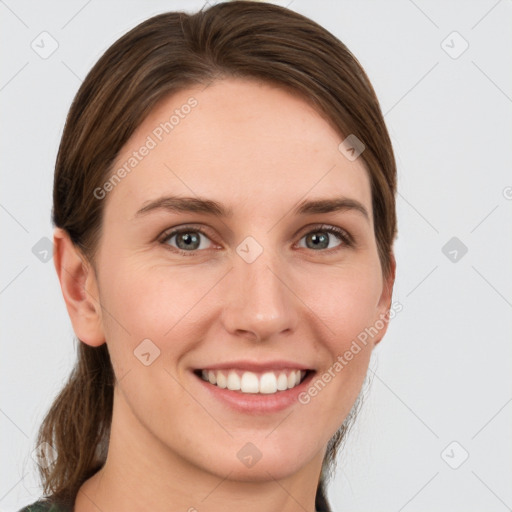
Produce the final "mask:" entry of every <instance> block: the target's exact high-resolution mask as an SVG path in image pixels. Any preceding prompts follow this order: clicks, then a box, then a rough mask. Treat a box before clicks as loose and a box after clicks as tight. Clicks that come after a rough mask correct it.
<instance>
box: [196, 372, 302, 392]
mask: <svg viewBox="0 0 512 512" xmlns="http://www.w3.org/2000/svg"><path fill="white" fill-rule="evenodd" d="M226 374H227V375H226ZM240 374H241V377H240ZM305 374H306V372H305V371H301V370H286V371H280V372H272V371H269V372H265V373H263V374H259V375H258V374H256V373H254V372H241V371H236V370H229V371H217V370H202V371H201V376H202V378H203V380H205V381H207V382H209V383H210V384H213V385H216V386H218V387H219V388H222V389H225V388H227V389H229V390H231V391H240V392H242V393H261V394H267V395H271V394H274V393H277V392H278V391H286V390H287V389H291V388H294V387H295V386H297V385H298V384H299V383H300V382H301V379H302V378H303V377H304V376H305Z"/></svg>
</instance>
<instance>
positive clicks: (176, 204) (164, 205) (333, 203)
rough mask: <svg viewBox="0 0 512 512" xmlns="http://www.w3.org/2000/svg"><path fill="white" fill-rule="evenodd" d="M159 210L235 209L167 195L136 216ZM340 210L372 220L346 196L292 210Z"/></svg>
mask: <svg viewBox="0 0 512 512" xmlns="http://www.w3.org/2000/svg"><path fill="white" fill-rule="evenodd" d="M158 210H164V211H170V212H184V213H187V212H192V213H205V214H208V215H213V216H215V217H219V218H221V217H225V218H230V217H232V216H233V210H232V209H231V208H227V207H225V206H223V205H222V204H221V203H218V202H217V201H213V200H211V199H203V198H200V197H180V196H166V197H160V198H158V199H155V200H152V201H148V202H147V203H146V204H145V205H144V206H143V207H142V208H141V209H140V210H139V211H138V212H137V213H136V214H135V217H140V216H142V215H146V214H148V213H150V212H153V211H158ZM338 211H356V212H359V213H361V214H362V215H363V216H364V217H365V218H366V219H367V220H368V221H369V220H370V215H369V214H368V210H367V209H366V208H365V207H364V206H363V205H362V204H361V203H360V202H359V201H356V200H355V199H350V198H346V197H338V198H330V199H316V200H309V201H308V200H304V201H302V202H300V203H299V204H298V205H297V206H296V207H295V208H294V209H293V210H292V213H293V214H295V215H308V214H310V215H311V214H315V213H333V212H338Z"/></svg>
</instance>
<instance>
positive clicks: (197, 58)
mask: <svg viewBox="0 0 512 512" xmlns="http://www.w3.org/2000/svg"><path fill="white" fill-rule="evenodd" d="M223 77H243V78H252V79H256V80H263V81H267V82H271V83H273V84H276V85H277V84H278V85H280V86H284V87H286V88H287V89H288V90H290V91H291V92H294V93H298V94H300V95H302V96H303V97H304V98H305V99H307V100H308V101H309V102H310V103H311V104H312V105H313V106H314V107H315V108H316V109H317V111H318V112H319V113H320V114H321V115H323V116H324V117H325V118H326V120H327V121H328V122H330V123H331V124H332V125H333V126H334V127H335V128H336V130H337V131H338V132H339V133H340V135H341V136H342V137H346V136H348V135H350V134H353V135H355V136H356V137H357V138H358V139H360V140H361V141H363V143H364V144H365V146H366V148H365V150H364V152H363V153H362V154H361V158H362V159H363V161H364V163H365V165H366V167H367V170H368V173H369V177H370V181H371V191H372V204H373V214H374V224H375V236H376V241H377V245H378V251H379V258H380V261H381V265H382V271H383V275H384V276H387V275H388V274H389V272H390V269H391V257H392V245H393V241H394V238H395V235H396V213H395V192H396V165H395V160H394V155H393V150H392V146H391V141H390V139H389V135H388V132H387V129H386V126H385V123H384V119H383V116H382V113H381V109H380V106H379V103H378V100H377V97H376V95H375V92H374V90H373V88H372V86H371V84H370V81H369V79H368V77H367V75H366V74H365V72H364V70H363V69H362V67H361V65H360V64H359V62H358V61H357V59H356V58H355V57H354V56H353V55H352V54H351V52H350V51H349V50H348V49H347V47H346V46H345V45H344V44H343V43H342V42H341V41H339V40H338V39H337V38H336V37H334V36H333V35H332V34H331V33H329V32H328V31H327V30H325V29H324V28H322V27H321V26H320V25H318V24H317V23H315V22H313V21H312V20H310V19H308V18H306V17H304V16H302V15H300V14H298V13H295V12H293V11H291V10H288V9H286V8H283V7H279V6H276V5H273V4H268V3H259V2H251V1H233V2H229V3H220V4H217V5H214V6H212V7H209V8H208V9H206V10H201V11H199V12H197V13H195V14H193V15H189V14H186V13H184V12H169V13H164V14H159V15H157V16H154V17H152V18H150V19H148V20H147V21H145V22H143V23H141V24H140V25H138V26H136V27H135V28H133V29H132V30H130V31H129V32H128V33H126V34H125V35H124V36H122V37H121V38H120V39H118V40H117V41H116V42H115V43H114V44H113V45H112V46H111V47H110V48H108V50H107V51H106V52H105V53H104V55H103V56H102V57H101V58H100V59H99V61H98V62H97V63H96V64H95V65H94V67H93V68H92V69H91V71H90V72H89V74H88V75H87V77H86V79H85V80H84V82H83V83H82V85H81V87H80V89H79V91H78V93H77V95H76V97H75V98H74V101H73V103H72V105H71V108H70V111H69V114H68V117H67V120H66V125H65V128H64V132H63V135H62V140H61V143H60V147H59V152H58V156H57V161H56V167H55V181H54V192H53V201H54V202H53V212H52V215H53V219H52V220H53V223H54V225H55V226H57V227H60V228H63V229H64V230H65V231H66V232H67V233H68V234H69V236H70V238H71V240H72V241H73V243H74V244H75V246H76V247H77V248H79V249H80V251H82V252H83V254H84V255H85V256H86V257H87V258H88V260H89V261H91V262H93V260H94V254H95V249H96V248H97V246H98V241H99V237H100V234H101V223H102V213H103V212H102V208H103V205H104V202H103V201H101V200H100V199H98V198H96V196H95V194H94V190H95V189H96V188H97V187H100V186H101V185H102V184H103V183H105V180H106V179H107V177H108V176H109V174H110V173H111V172H112V164H113V162H114V160H115V159H116V156H117V154H118V153H119V151H120V149H121V148H122V147H123V146H124V144H126V142H127V141H128V139H129V138H130V136H131V135H132V134H133V132H134V131H135V129H136V128H137V126H138V125H139V124H140V123H141V122H142V121H143V120H144V118H145V117H146V116H147V114H148V113H149V112H150V111H151V110H152V109H153V108H154V107H155V105H156V103H157V102H159V101H160V100H162V99H163V98H164V97H166V96H168V95H169V94H171V93H174V92H177V91H179V90H183V89H185V88H186V87H187V86H190V85H196V84H208V83H211V82H213V81H215V80H218V79H222V78H223ZM114 382H115V377H114V372H113V368H112V365H111V362H110V358H109V354H108V350H107V345H106V344H103V345H101V346H100V347H97V348H93V347H91V346H88V345H86V344H85V343H82V342H79V343H78V356H77V362H76V365H75V367H74V369H73V371H72V373H71V375H70V377H69V379H68V381H67V383H66V385H65V386H64V388H63V390H62V391H61V392H60V394H59V395H58V396H57V398H56V399H55V401H54V403H53V405H52V406H51V408H50V410H49V412H48V413H47V415H46V417H45V419H44V421H43V423H42V425H41V427H40V431H39V436H38V440H37V444H38V445H39V444H40V443H44V442H46V443H48V444H49V445H51V446H52V447H53V448H54V449H55V450H56V452H57V457H56V459H55V461H54V462H53V464H49V463H48V462H46V463H45V464H44V463H42V464H40V473H41V478H42V482H43V488H44V493H45V496H47V497H50V498H51V499H52V500H53V501H55V502H57V503H61V504H65V505H72V504H73V503H74V500H75V498H76V494H77V492H78V490H79V488H80V486H81V485H82V484H83V482H84V481H85V480H87V479H88V478H89V477H90V476H92V475H93V474H94V473H95V472H96V471H98V469H100V468H101V466H102V465H103V464H104V462H105V458H106V451H107V446H108V440H109V434H110V424H111V418H112V404H113V385H114ZM358 402H359V400H358ZM356 405H358V403H356ZM354 410H355V409H354ZM351 417H352V414H351V415H349V418H347V421H345V422H344V423H343V425H342V427H341V428H340V429H339V431H338V432H337V433H336V434H335V435H334V436H333V438H332V439H331V441H330V442H329V445H328V449H327V453H326V455H325V458H324V464H323V466H322V473H321V475H320V479H319V484H318V490H317V507H318V509H319V510H328V505H327V502H326V499H325V489H324V486H325V482H326V479H327V478H328V472H329V471H332V467H333V465H334V462H335V457H336V452H337V450H338V449H339V446H340V443H341V441H342V440H343V438H344V437H345V434H346V430H347V428H348V425H349V421H348V420H349V419H350V418H351ZM43 459H44V457H43ZM43 462H44V460H43Z"/></svg>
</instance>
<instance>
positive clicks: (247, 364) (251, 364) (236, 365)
mask: <svg viewBox="0 0 512 512" xmlns="http://www.w3.org/2000/svg"><path fill="white" fill-rule="evenodd" d="M286 368H291V369H296V370H311V367H308V366H305V365H303V364H301V363H297V362H295V361H285V360H279V361H261V362H255V361H247V360H246V361H229V362H225V363H217V364H209V365H206V366H202V367H200V368H196V370H231V369H237V370H245V371H248V372H261V371H264V370H284V369H286Z"/></svg>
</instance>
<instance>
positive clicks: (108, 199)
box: [95, 79, 392, 480]
mask: <svg viewBox="0 0 512 512" xmlns="http://www.w3.org/2000/svg"><path fill="white" fill-rule="evenodd" d="M171 116H174V117H171ZM166 122H167V125H166V124H165V123H166ZM341 142H342V138H341V137H340V136H339V135H338V134H337V133H336V132H335V131H334V130H333V128H332V127H330V125H329V124H328V123H327V122H326V121H325V120H324V119H323V118H322V117H321V116H320V115H319V114H318V113H317V112H316V111H315V110H313V109H312V108H311V107H310V106H309V105H308V104H307V103H306V102H304V101H303V100H302V99H300V98H298V97H296V96H294V95H291V94H290V93H289V92H285V91H284V90H282V89H280V88H277V87H275V86H272V85H269V84H262V83H257V82H255V81H249V80H240V79H229V80H222V81H217V82H215V83H213V84H212V85H210V86H209V87H207V88H204V87H203V86H201V87H199V86H198V87H193V88H190V89H187V90H185V91H182V92H180V93H178V94H175V95H173V96H172V97H169V98H168V99H166V100H165V101H163V102H161V103H160V104H159V105H158V106H157V107H156V108H155V109H154V110H153V111H152V112H151V114H150V115H149V117H147V118H146V119H145V121H144V122H143V123H142V124H141V125H140V126H139V127H138V129H137V131H136V132H135V133H134V135H133V136H132V137H131V139H130V140H129V142H128V143H127V144H126V145H125V147H124V148H123V150H122V151H121V153H120V154H119V155H118V158H117V160H116V163H115V166H114V170H116V171H117V170H118V169H120V168H122V167H123V166H125V172H122V171H121V172H117V177H118V179H117V180H112V181H111V182H110V185H109V184H107V185H105V186H104V187H103V188H102V190H103V191H105V197H104V198H103V199H99V200H102V201H104V208H105V209H104V218H103V230H102V234H101V239H100V243H99V250H98V253H97V257H96V260H95V263H96V265H95V267H96V271H97V274H96V277H97V287H98V292H99V300H100V302H101V305H102V314H101V318H100V322H101V323H100V325H101V329H102V331H103V334H104V337H105V340H106V343H107V345H108V349H109V352H110V355H111V359H112V362H113V365H114V370H115V374H116V378H117V382H116V393H115V405H114V419H113V435H114V434H115V435H116V436H118V437H117V440H118V441H116V442H119V443H120V445H121V444H122V443H125V445H126V444H127V443H130V451H131V456H133V452H134V451H136V452H137V453H138V457H143V458H144V457H147V458H148V459H149V458H151V460H155V459H156V460H158V464H159V465H160V467H161V468H163V467H164V466H165V465H166V464H168V463H169V461H173V463H176V462H177V461H179V463H180V464H181V465H182V467H187V468H189V469H190V468H193V469H194V470H197V469H199V470H203V471H207V472H209V473H212V474H215V475H218V476H221V477H222V478H224V477H226V475H228V474H229V475H230V476H229V478H230V479H238V480H258V479H268V478H269V474H270V475H272V477H274V478H283V477H285V476H286V475H290V474H292V473H295V472H297V471H299V470H301V469H304V468H307V467H313V466H314V468H315V470H316V471H318V469H319V465H320V464H321V461H322V459H323V456H324V453H325V448H326V445H327V442H328V440H329V439H330V437H331V436H332V435H333V434H334V432H335V431H336V430H337V429H338V427H339V426H340V425H341V423H342V422H343V421H344V419H345V418H346V416H347V414H348V413H349V411H350V409H351V407H352V405H353V404H354V402H355V399H356V398H357V395H358V393H359V391H360V388H361V386H362V383H363V380H364V377H365V374H366V371H367V368H368V363H369V358H370V354H371V350H372V348H373V347H374V345H375V343H377V342H378V341H379V340H380V338H381V337H382V335H383V334H384V331H385V327H384V328H382V324H383V322H382V318H383V316H384V315H385V313H386V311H387V310H388V308H389V302H390V291H389V289H388V287H386V286H385V284H386V283H385V282H384V281H383V278H382V272H381V266H380V263H379V258H378V253H377V246H376V240H375V236H374V226H373V220H372V218H373V214H372V203H371V193H370V182H369V178H368V175H367V171H366V170H365V167H364V164H363V161H362V159H361V158H357V159H355V160H354V161H351V159H348V158H347V157H346V156H344V154H343V153H342V152H340V150H339V149H338V146H339V145H340V143H341ZM144 147H145V148H146V149H142V148H144ZM130 159H131V160H130ZM125 164H126V165H125ZM102 194H103V192H100V191H98V196H99V197H101V195H102ZM317 201H329V202H331V203H324V204H323V206H322V204H319V205H317V206H315V205H313V204H311V205H309V206H308V204H309V203H310V202H317ZM334 201H340V203H339V204H340V205H341V207H339V208H330V207H329V204H330V205H331V206H332V205H333V204H334V203H333V202H334ZM341 201H344V202H343V203H341ZM177 229H180V230H182V232H181V234H176V233H173V231H174V230H177ZM331 229H334V230H339V232H340V233H341V235H339V234H337V233H336V232H335V231H329V230H331ZM387 284H389V285H392V283H391V282H388V283H387ZM375 325H377V326H380V327H381V328H380V329H378V331H379V332H378V334H374V335H373V337H372V336H368V335H366V339H365V336H364V334H362V333H364V332H368V330H367V331H365V329H368V328H370V327H372V326H375ZM374 331H375V329H374ZM374 331H372V332H374ZM358 336H359V338H358ZM363 339H365V342H362V340H363ZM354 340H356V341H357V340H359V341H357V345H356V346H357V347H358V348H354V347H355V345H354V343H353V342H354ZM347 351H349V352H351V354H352V357H346V356H345V354H346V352H347ZM349 359H350V360H349ZM336 362H338V364H336ZM202 370H206V372H204V376H205V378H207V379H209V380H210V379H211V380H212V382H217V383H218V385H217V384H213V383H211V382H206V381H205V380H203V379H202V377H201V375H202V374H203V372H202ZM208 370H211V373H209V372H208ZM297 370H302V373H300V375H301V376H303V375H304V371H305V370H308V372H307V373H306V374H305V380H304V382H302V383H301V384H299V385H298V386H295V387H293V386H294V383H295V381H294V378H295V377H296V375H297V373H298V372H297ZM219 371H220V373H219ZM264 374H265V375H264ZM329 377H330V378H329ZM319 381H320V384H319V383H318V382H319ZM315 383H316V387H315ZM226 386H227V387H226ZM239 386H242V388H243V389H242V390H235V389H228V388H236V387H239ZM289 386H291V388H290V389H287V390H284V389H283V388H288V387H289ZM277 387H279V389H277V391H276V388H277ZM260 389H261V392H258V393H256V392H255V391H256V390H260ZM244 390H245V391H244ZM315 390H316V391H315ZM119 426H121V427H120V428H118V427H119ZM120 439H122V441H120Z"/></svg>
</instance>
